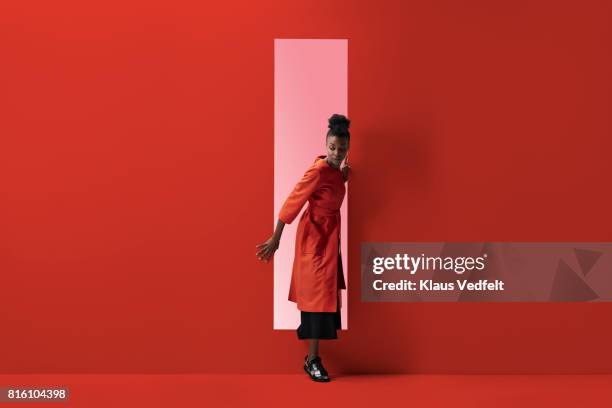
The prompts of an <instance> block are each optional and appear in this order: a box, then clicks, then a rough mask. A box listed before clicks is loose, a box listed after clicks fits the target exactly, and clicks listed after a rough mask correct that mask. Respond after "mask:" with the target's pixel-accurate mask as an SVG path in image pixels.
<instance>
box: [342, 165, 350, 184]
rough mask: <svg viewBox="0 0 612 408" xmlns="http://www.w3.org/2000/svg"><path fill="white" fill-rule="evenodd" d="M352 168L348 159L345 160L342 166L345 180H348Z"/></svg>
mask: <svg viewBox="0 0 612 408" xmlns="http://www.w3.org/2000/svg"><path fill="white" fill-rule="evenodd" d="M350 169H351V167H350V166H349V165H348V161H347V162H345V164H344V166H343V167H342V176H343V177H344V181H348V179H349V170H350Z"/></svg>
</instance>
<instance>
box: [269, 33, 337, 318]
mask: <svg viewBox="0 0 612 408" xmlns="http://www.w3.org/2000/svg"><path fill="white" fill-rule="evenodd" d="M347 99H348V40H291V39H276V40H274V221H273V223H274V227H275V226H276V222H277V220H278V213H279V211H280V209H281V207H282V205H283V203H284V201H285V199H286V198H287V196H288V195H289V193H290V192H291V191H292V189H293V187H294V186H295V184H296V183H297V182H298V181H299V180H300V178H301V177H302V175H303V174H304V172H305V171H306V169H307V168H308V167H309V166H310V165H311V164H312V162H313V161H314V158H315V157H316V156H317V155H324V154H325V135H326V133H327V119H328V118H329V117H330V116H331V115H332V114H334V113H340V114H344V115H347V116H348V111H347ZM347 196H348V185H347ZM347 202H348V199H347V197H345V199H344V202H343V204H342V208H341V210H340V213H341V215H340V216H341V217H342V224H341V226H342V230H341V238H340V243H341V252H342V262H343V270H344V276H345V277H344V279H345V282H346V283H347V288H348V277H347V271H348V264H347V254H348V251H347V241H348V236H347V231H348V226H347ZM304 207H306V206H304ZM302 211H303V209H302ZM298 217H299V215H298ZM298 219H299V218H298ZM296 227H297V222H293V223H291V224H289V225H286V226H285V229H284V231H283V237H282V239H281V245H280V247H279V249H278V251H277V252H276V255H275V257H274V329H293V330H295V329H297V327H298V326H299V324H300V312H299V310H298V309H297V307H296V304H295V303H293V302H290V301H289V300H288V299H287V296H288V293H289V283H290V280H291V269H292V265H293V256H294V245H295V232H296ZM346 297H347V291H345V290H343V291H342V300H341V304H342V308H341V314H342V328H343V329H346V328H348V325H347V317H348V314H347V302H346Z"/></svg>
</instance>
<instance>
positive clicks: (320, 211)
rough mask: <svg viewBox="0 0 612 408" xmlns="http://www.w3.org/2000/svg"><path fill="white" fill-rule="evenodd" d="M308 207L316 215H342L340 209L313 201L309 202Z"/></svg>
mask: <svg viewBox="0 0 612 408" xmlns="http://www.w3.org/2000/svg"><path fill="white" fill-rule="evenodd" d="M308 208H309V209H310V212H311V213H313V214H315V215H322V216H326V215H327V216H336V217H337V216H339V215H340V209H339V208H338V209H332V208H326V207H321V206H318V205H314V204H312V203H309V205H308Z"/></svg>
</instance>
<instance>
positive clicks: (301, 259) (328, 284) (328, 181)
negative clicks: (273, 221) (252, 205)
mask: <svg viewBox="0 0 612 408" xmlns="http://www.w3.org/2000/svg"><path fill="white" fill-rule="evenodd" d="M345 193H346V188H345V187H344V178H343V176H342V171H341V170H340V169H335V168H333V167H331V166H330V165H329V164H327V162H326V161H325V156H318V157H317V158H316V159H315V162H314V164H313V165H312V166H310V168H309V169H308V170H307V171H306V173H305V174H304V176H303V177H302V179H301V180H300V181H299V182H298V183H297V185H296V186H295V188H294V189H293V191H292V192H291V194H290V195H289V197H288V198H287V200H286V201H285V203H284V204H283V207H282V208H281V210H280V213H279V215H278V218H279V219H280V220H281V221H283V222H284V223H285V224H291V222H292V221H293V220H294V219H295V217H297V215H298V214H299V212H300V210H301V209H302V207H303V206H304V204H305V203H306V201H308V207H306V210H304V212H303V213H302V216H301V217H300V220H299V223H298V226H297V232H296V235H295V256H294V259H293V271H292V273H291V286H290V288H289V300H290V301H292V302H296V303H297V308H298V309H299V310H302V311H305V312H335V311H336V307H339V306H340V305H336V303H337V302H338V295H339V290H340V289H346V285H345V283H344V274H343V273H342V260H341V258H340V257H341V255H340V207H341V205H342V201H343V200H344V195H345Z"/></svg>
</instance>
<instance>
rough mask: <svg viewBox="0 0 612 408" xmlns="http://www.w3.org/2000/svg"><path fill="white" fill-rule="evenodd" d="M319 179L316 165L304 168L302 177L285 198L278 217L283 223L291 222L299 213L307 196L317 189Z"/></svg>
mask: <svg viewBox="0 0 612 408" xmlns="http://www.w3.org/2000/svg"><path fill="white" fill-rule="evenodd" d="M320 180H321V173H320V172H319V169H318V168H317V167H315V166H311V167H310V168H309V169H308V170H306V173H304V175H303V176H302V179H301V180H300V181H299V182H298V183H297V184H296V186H295V187H294V188H293V191H292V192H291V194H290V195H289V197H288V198H287V200H285V204H283V207H282V208H281V210H280V213H279V214H278V218H279V219H280V220H281V221H282V222H284V223H285V224H291V223H292V222H293V220H294V219H295V217H297V215H298V214H299V213H300V210H301V209H302V207H303V206H304V204H306V201H308V198H309V197H310V196H311V194H312V193H313V192H314V191H315V190H316V189H317V187H318V185H319V181H320Z"/></svg>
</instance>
